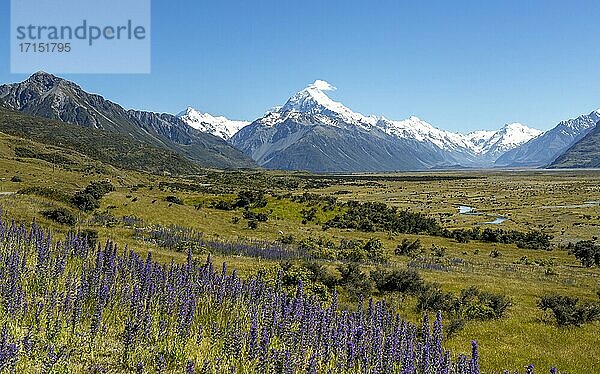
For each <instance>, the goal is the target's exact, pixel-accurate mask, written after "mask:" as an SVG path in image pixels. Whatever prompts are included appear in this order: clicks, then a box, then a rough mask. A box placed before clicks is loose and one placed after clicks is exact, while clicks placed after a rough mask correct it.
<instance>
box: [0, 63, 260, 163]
mask: <svg viewBox="0 0 600 374" xmlns="http://www.w3.org/2000/svg"><path fill="white" fill-rule="evenodd" d="M0 99H1V100H2V102H3V103H4V105H5V106H7V107H8V108H10V109H13V110H18V111H20V112H23V113H27V114H30V115H34V116H38V117H44V118H49V119H55V120H59V121H63V122H67V123H72V124H76V125H80V126H83V127H90V128H95V129H103V130H107V131H112V132H116V133H121V134H128V135H130V136H132V137H134V138H136V139H142V140H143V141H144V142H146V143H148V144H149V145H152V146H156V147H161V148H165V149H167V150H169V151H172V152H176V153H179V154H181V155H184V156H185V157H187V158H189V159H191V160H192V161H194V162H196V163H198V164H200V165H202V166H204V167H217V168H238V167H242V168H248V167H255V164H254V162H253V161H252V160H250V159H249V158H248V157H247V156H245V155H243V154H242V153H241V152H239V151H238V150H236V149H235V148H233V147H232V146H231V145H229V144H228V143H227V142H225V141H224V140H223V139H221V138H218V137H216V136H213V135H211V134H206V133H204V132H201V131H198V130H196V129H193V128H192V127H190V126H188V125H187V124H186V123H185V122H183V121H182V120H181V119H179V118H178V117H176V116H173V115H170V114H159V113H153V112H145V111H137V110H126V109H124V108H123V107H122V106H120V105H118V104H116V103H114V102H112V101H110V100H107V99H105V98H104V97H102V96H100V95H97V94H91V93H88V92H86V91H84V90H83V89H82V88H81V87H80V86H79V85H77V84H75V83H73V82H71V81H67V80H65V79H63V78H59V77H56V76H54V75H52V74H48V73H45V72H38V73H36V74H34V75H32V76H31V77H29V78H28V79H27V80H25V81H23V82H19V83H13V84H5V85H1V86H0Z"/></svg>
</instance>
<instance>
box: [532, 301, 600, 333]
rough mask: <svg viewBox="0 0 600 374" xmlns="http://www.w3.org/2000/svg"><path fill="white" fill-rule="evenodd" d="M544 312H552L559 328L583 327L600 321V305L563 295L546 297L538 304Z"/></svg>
mask: <svg viewBox="0 0 600 374" xmlns="http://www.w3.org/2000/svg"><path fill="white" fill-rule="evenodd" d="M538 307H539V308H540V309H542V310H543V311H546V310H551V311H552V313H553V314H554V317H555V318H556V323H557V324H558V325H559V326H568V325H575V326H581V325H583V324H584V323H587V322H593V321H598V320H600V303H598V302H595V303H591V302H589V303H580V302H579V298H577V297H573V296H562V295H556V294H552V295H546V296H543V297H542V298H541V299H540V301H539V302H538Z"/></svg>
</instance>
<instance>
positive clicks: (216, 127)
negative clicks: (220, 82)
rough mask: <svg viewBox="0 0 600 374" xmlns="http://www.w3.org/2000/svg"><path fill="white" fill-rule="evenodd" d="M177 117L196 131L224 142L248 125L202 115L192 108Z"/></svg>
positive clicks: (205, 114)
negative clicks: (208, 134)
mask: <svg viewBox="0 0 600 374" xmlns="http://www.w3.org/2000/svg"><path fill="white" fill-rule="evenodd" d="M177 117H179V118H181V120H183V121H184V122H185V123H187V124H188V125H189V126H191V127H193V128H195V129H197V130H200V131H202V132H207V133H210V134H213V135H215V136H218V137H220V138H223V139H225V140H227V139H229V138H231V137H232V136H233V135H235V133H237V132H238V131H240V130H241V129H242V128H243V127H245V126H247V125H249V124H250V122H248V121H233V120H230V119H227V118H225V117H223V116H213V115H211V114H209V113H202V112H200V111H198V110H196V109H194V108H192V107H188V108H186V109H185V110H184V111H182V112H181V113H179V114H178V115H177Z"/></svg>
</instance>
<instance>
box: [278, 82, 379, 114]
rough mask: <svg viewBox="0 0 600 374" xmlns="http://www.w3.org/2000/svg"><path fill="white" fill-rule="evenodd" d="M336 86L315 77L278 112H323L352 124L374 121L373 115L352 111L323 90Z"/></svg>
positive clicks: (332, 89)
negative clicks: (368, 115)
mask: <svg viewBox="0 0 600 374" xmlns="http://www.w3.org/2000/svg"><path fill="white" fill-rule="evenodd" d="M335 90H336V88H335V87H334V86H333V85H332V84H330V83H328V82H326V81H324V80H320V79H317V80H316V81H314V83H312V84H310V85H308V86H307V87H306V88H304V89H303V90H302V91H300V92H297V93H295V94H294V95H293V96H292V97H291V98H290V99H289V100H288V101H287V102H286V103H285V105H283V106H282V107H281V108H280V109H279V113H286V112H296V113H308V114H315V115H317V114H323V115H326V116H335V117H339V118H340V119H342V120H344V121H346V122H349V123H354V124H363V125H367V124H368V125H372V124H374V123H375V122H376V120H377V119H376V118H374V117H366V116H364V115H362V114H360V113H356V112H353V111H352V110H350V109H349V108H347V107H346V106H344V105H343V104H342V103H339V102H337V101H333V100H332V99H331V98H329V96H327V94H326V93H325V92H327V91H335Z"/></svg>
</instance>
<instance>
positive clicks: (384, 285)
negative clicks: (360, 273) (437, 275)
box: [371, 269, 424, 295]
mask: <svg viewBox="0 0 600 374" xmlns="http://www.w3.org/2000/svg"><path fill="white" fill-rule="evenodd" d="M371 279H373V281H374V283H375V287H377V290H378V291H379V292H399V293H402V294H410V295H417V294H418V293H419V292H420V291H421V289H422V288H423V287H424V282H423V279H422V278H421V275H419V273H418V272H417V271H415V270H413V269H397V270H386V269H378V270H375V271H373V272H372V273H371Z"/></svg>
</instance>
